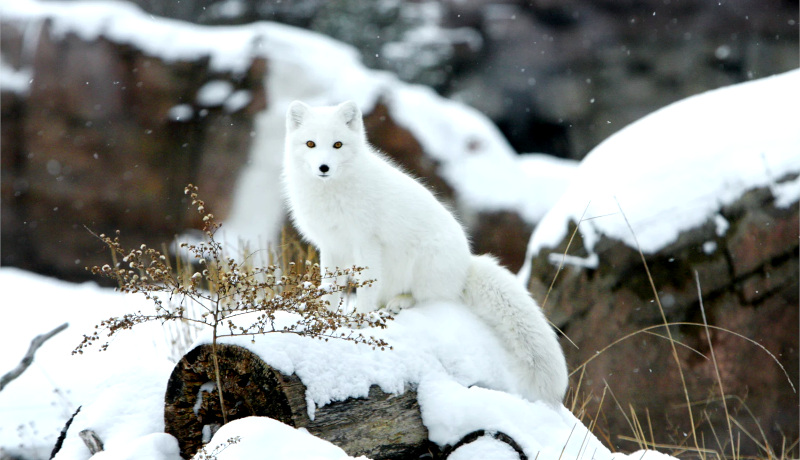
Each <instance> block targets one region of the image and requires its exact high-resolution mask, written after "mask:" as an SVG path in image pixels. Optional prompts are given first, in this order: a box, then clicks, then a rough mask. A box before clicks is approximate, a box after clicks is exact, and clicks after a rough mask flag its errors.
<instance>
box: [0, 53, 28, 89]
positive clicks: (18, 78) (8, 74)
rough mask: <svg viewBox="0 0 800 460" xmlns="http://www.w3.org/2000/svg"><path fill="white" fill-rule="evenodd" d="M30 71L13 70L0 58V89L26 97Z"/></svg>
mask: <svg viewBox="0 0 800 460" xmlns="http://www.w3.org/2000/svg"><path fill="white" fill-rule="evenodd" d="M30 81H31V71H30V69H15V68H14V67H12V66H11V65H10V64H9V63H7V62H6V61H5V60H4V59H3V58H2V56H0V89H2V90H3V91H10V92H12V93H15V94H19V95H23V96H24V95H26V94H27V93H28V90H29V89H30Z"/></svg>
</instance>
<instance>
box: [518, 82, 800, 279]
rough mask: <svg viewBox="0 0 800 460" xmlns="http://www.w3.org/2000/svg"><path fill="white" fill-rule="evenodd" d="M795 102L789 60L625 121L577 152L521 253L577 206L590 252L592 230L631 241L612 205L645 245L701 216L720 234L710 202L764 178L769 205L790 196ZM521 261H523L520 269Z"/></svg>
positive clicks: (721, 202) (542, 242)
mask: <svg viewBox="0 0 800 460" xmlns="http://www.w3.org/2000/svg"><path fill="white" fill-rule="evenodd" d="M798 107H800V70H794V71H790V72H786V73H784V74H781V75H777V76H772V77H767V78H763V79H760V80H755V81H751V82H747V83H742V84H739V85H734V86H729V87H725V88H721V89H718V90H714V91H708V92H706V93H703V94H699V95H696V96H693V97H690V98H687V99H684V100H682V101H679V102H676V103H674V104H672V105H670V106H667V107H665V108H663V109H660V110H658V111H656V112H654V113H652V114H650V115H648V116H646V117H644V118H642V119H641V120H639V121H636V122H634V123H633V124H631V125H629V126H628V127H626V128H624V129H622V130H621V131H619V132H617V133H616V134H614V135H612V136H611V137H609V138H608V139H607V140H605V141H604V142H602V143H601V144H600V145H598V146H597V147H596V148H595V149H594V150H593V151H592V152H590V153H589V154H588V155H587V156H586V158H584V160H583V161H582V162H581V164H580V166H579V167H578V168H577V171H576V172H575V174H574V178H573V180H572V182H571V183H570V185H569V186H568V187H567V190H566V192H565V193H564V194H563V195H562V196H561V197H560V198H559V199H558V201H557V202H556V203H555V205H554V206H553V207H552V209H551V210H550V211H549V212H548V213H547V214H546V215H545V216H544V218H543V219H542V220H541V222H540V223H539V225H538V226H537V228H536V230H535V231H534V233H533V235H532V236H531V240H530V243H529V246H528V255H527V260H528V261H529V260H530V259H531V258H532V257H535V256H536V255H537V254H539V253H540V252H541V251H546V250H548V248H554V247H556V246H557V245H558V243H559V242H561V241H562V240H563V239H564V238H566V237H568V235H567V225H568V223H569V222H570V221H572V222H576V223H577V222H579V221H580V220H581V216H582V215H584V212H585V213H586V214H585V218H584V221H583V222H582V223H581V224H580V226H579V229H580V234H581V236H582V237H583V241H584V245H585V247H586V249H587V250H588V251H589V252H590V253H592V251H593V248H594V245H595V244H596V242H597V241H598V239H599V238H600V236H601V235H605V236H607V237H609V238H613V239H615V240H619V241H623V242H624V243H625V244H627V245H629V246H631V247H634V248H635V247H636V242H635V241H634V239H633V236H632V235H631V232H630V230H629V229H628V227H627V225H626V223H625V219H624V218H623V215H622V213H621V212H620V209H621V210H622V212H624V214H625V216H627V218H628V220H629V221H630V224H631V226H632V228H633V231H634V232H635V234H636V238H637V239H638V242H639V245H640V246H641V249H642V251H643V252H644V253H653V252H656V251H658V250H659V249H660V248H663V247H664V246H666V245H668V244H670V243H671V242H673V241H675V240H676V239H677V237H678V236H679V235H680V233H681V232H683V231H685V230H688V229H691V228H694V227H697V226H700V225H702V224H704V223H705V222H707V221H709V220H712V221H714V223H715V224H716V228H717V231H718V234H720V235H724V233H725V231H727V228H728V224H727V222H725V221H724V219H722V218H721V216H719V214H718V211H719V209H720V208H721V207H723V206H725V205H726V204H730V203H732V202H734V201H735V200H736V199H738V198H739V197H740V196H742V194H743V193H744V192H746V191H747V190H750V189H752V188H756V187H770V188H771V190H772V192H773V194H774V195H775V196H776V204H777V205H778V206H788V205H789V204H791V203H796V202H797V200H798V198H800V181H798V179H797V177H796V176H797V174H798V173H800V153H799V152H800V130H799V129H798V128H797V127H798V126H800V112H799V111H798ZM787 176H788V178H789V180H788V181H787ZM781 181H783V182H781ZM598 216H602V217H599V218H595V217H598ZM587 219H591V220H587ZM720 219H722V220H720ZM529 270H530V268H529V265H527V264H526V266H525V267H523V269H522V270H521V271H520V277H522V278H523V279H526V278H527V276H528V271H529Z"/></svg>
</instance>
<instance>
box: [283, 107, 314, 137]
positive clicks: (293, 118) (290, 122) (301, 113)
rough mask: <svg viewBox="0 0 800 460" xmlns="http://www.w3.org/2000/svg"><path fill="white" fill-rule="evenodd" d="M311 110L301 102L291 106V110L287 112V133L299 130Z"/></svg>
mask: <svg viewBox="0 0 800 460" xmlns="http://www.w3.org/2000/svg"><path fill="white" fill-rule="evenodd" d="M310 110H311V108H310V107H309V106H307V105H306V104H304V103H302V102H300V101H294V102H292V103H291V104H289V110H288V111H287V112H286V131H294V130H295V129H297V128H299V127H300V126H301V125H302V124H303V120H305V118H306V115H308V112H309V111H310Z"/></svg>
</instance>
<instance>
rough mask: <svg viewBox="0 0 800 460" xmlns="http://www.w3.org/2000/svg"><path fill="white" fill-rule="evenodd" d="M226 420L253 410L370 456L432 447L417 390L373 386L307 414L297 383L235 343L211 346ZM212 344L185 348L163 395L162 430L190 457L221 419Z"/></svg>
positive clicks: (414, 453) (397, 455) (408, 454)
mask: <svg viewBox="0 0 800 460" xmlns="http://www.w3.org/2000/svg"><path fill="white" fill-rule="evenodd" d="M217 348H218V359H219V366H220V374H221V381H222V386H223V397H224V400H225V407H226V412H227V417H228V420H229V421H230V420H236V419H240V418H243V417H247V416H251V415H256V416H265V417H270V418H273V419H275V420H279V421H281V422H283V423H286V424H288V425H291V426H294V427H297V428H300V427H304V428H306V429H307V430H308V431H309V432H310V433H311V434H313V435H315V436H318V437H320V438H322V439H325V440H328V441H330V442H332V443H333V444H335V445H337V446H339V447H341V448H342V449H344V450H345V452H347V453H348V454H349V455H352V456H359V455H366V456H367V457H369V458H372V459H374V460H382V459H387V460H388V459H402V458H418V456H419V455H420V454H422V453H425V452H428V451H429V449H430V450H436V451H438V448H437V447H435V446H433V445H432V444H431V443H430V442H429V441H428V433H427V429H426V428H425V426H424V425H423V424H422V417H421V415H420V409H419V404H418V403H417V394H416V391H415V390H414V389H413V388H407V389H406V391H405V392H404V393H403V394H401V395H392V394H389V393H384V392H383V391H381V390H380V388H379V387H378V386H377V385H373V386H372V387H371V388H370V391H369V397H368V398H366V399H355V398H351V399H348V400H346V401H340V402H334V403H331V404H328V405H326V406H323V407H320V408H317V410H316V412H315V418H314V420H313V421H312V420H310V418H309V416H308V408H307V406H306V399H305V393H306V388H305V385H303V382H302V381H300V379H299V378H298V377H297V376H296V375H284V374H281V373H280V372H278V371H277V370H275V369H273V368H272V367H270V366H268V365H267V364H266V363H264V361H263V360H261V359H260V358H259V357H258V356H256V355H255V354H254V353H252V352H250V351H249V350H247V349H246V348H242V347H239V346H235V345H219V344H218V345H217ZM215 382H216V379H215V377H214V366H213V359H212V354H211V346H210V345H202V346H200V347H197V348H195V349H194V350H192V351H190V352H189V353H187V354H186V355H185V356H184V357H183V358H182V359H181V361H180V362H179V363H178V364H177V365H176V366H175V369H174V370H173V372H172V375H171V376H170V379H169V383H168V384H167V392H166V396H165V408H164V422H165V431H166V432H167V433H169V434H171V435H173V436H175V437H176V438H177V439H178V442H179V444H180V448H181V455H182V456H183V457H184V458H189V457H191V456H192V455H194V454H195V453H196V452H197V450H199V449H200V448H201V447H202V446H203V444H204V443H206V442H208V441H209V440H210V437H211V436H212V435H213V433H214V432H215V431H216V429H218V428H219V427H220V426H221V425H222V413H221V411H220V403H219V395H218V393H217V389H216V383H215Z"/></svg>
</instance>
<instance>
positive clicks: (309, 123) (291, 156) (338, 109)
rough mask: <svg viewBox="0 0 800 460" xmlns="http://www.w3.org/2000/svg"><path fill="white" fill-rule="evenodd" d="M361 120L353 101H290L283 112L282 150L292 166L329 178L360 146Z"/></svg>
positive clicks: (361, 142) (321, 177) (362, 127)
mask: <svg viewBox="0 0 800 460" xmlns="http://www.w3.org/2000/svg"><path fill="white" fill-rule="evenodd" d="M364 144H365V138H364V122H363V121H362V116H361V110H359V108H358V106H357V105H356V103H355V102H353V101H347V102H344V103H342V104H339V105H337V106H334V107H309V106H308V105H306V104H304V103H302V102H300V101H294V102H292V103H291V104H290V105H289V110H288V111H287V113H286V154H287V156H288V158H287V160H288V161H291V162H293V166H294V167H300V168H302V169H303V170H304V171H305V172H306V173H308V174H311V175H313V176H316V177H318V178H320V179H321V180H329V179H330V178H334V177H337V176H339V175H340V173H341V170H342V167H343V166H346V165H347V164H348V163H349V162H352V161H354V157H355V156H356V154H357V153H358V152H359V150H360V149H362V148H363V145H364Z"/></svg>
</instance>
